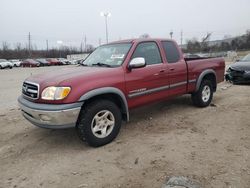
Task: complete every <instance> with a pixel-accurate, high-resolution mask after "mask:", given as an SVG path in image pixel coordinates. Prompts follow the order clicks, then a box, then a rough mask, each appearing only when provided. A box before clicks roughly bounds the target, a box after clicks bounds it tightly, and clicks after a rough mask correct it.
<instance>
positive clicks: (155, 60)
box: [132, 42, 162, 65]
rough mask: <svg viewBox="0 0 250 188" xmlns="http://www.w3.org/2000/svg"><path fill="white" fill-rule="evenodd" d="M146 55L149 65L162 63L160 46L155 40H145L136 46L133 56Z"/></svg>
mask: <svg viewBox="0 0 250 188" xmlns="http://www.w3.org/2000/svg"><path fill="white" fill-rule="evenodd" d="M136 57H144V58H145V61H146V64H147V65H153V64H159V63H162V60H161V55H160V52H159V49H158V46H157V45H156V43H155V42H143V43H140V44H138V46H137V47H136V49H135V51H134V54H133V56H132V59H133V58H136Z"/></svg>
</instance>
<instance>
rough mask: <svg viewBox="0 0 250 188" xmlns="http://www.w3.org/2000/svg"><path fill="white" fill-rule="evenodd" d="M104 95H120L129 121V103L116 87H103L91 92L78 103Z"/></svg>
mask: <svg viewBox="0 0 250 188" xmlns="http://www.w3.org/2000/svg"><path fill="white" fill-rule="evenodd" d="M102 94H116V95H118V96H119V97H120V100H121V102H122V108H123V111H125V112H126V115H127V121H129V110H128V103H127V100H126V97H125V95H124V94H123V92H122V91H121V90H120V89H117V88H115V87H103V88H98V89H94V90H91V91H89V92H87V93H85V94H84V95H82V96H81V97H80V99H79V100H78V101H79V102H82V101H85V100H88V99H90V98H92V97H96V96H98V95H102Z"/></svg>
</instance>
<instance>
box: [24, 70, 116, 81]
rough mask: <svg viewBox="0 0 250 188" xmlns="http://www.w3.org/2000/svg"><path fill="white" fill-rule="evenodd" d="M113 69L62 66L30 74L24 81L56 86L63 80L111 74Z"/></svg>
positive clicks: (85, 78)
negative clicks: (58, 68) (61, 67)
mask: <svg viewBox="0 0 250 188" xmlns="http://www.w3.org/2000/svg"><path fill="white" fill-rule="evenodd" d="M113 70H114V68H106V67H83V66H76V67H73V68H64V69H60V70H55V71H52V72H48V73H43V74H38V75H34V76H30V77H29V78H27V79H26V81H30V82H34V83H37V84H39V85H43V86H52V85H53V86H58V85H60V83H63V82H64V81H66V82H68V83H69V82H70V81H71V80H76V79H78V78H81V80H82V79H84V80H87V79H92V78H93V77H98V76H101V75H103V74H105V75H107V74H112V71H113Z"/></svg>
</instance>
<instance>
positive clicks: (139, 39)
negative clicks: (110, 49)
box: [109, 38, 174, 44]
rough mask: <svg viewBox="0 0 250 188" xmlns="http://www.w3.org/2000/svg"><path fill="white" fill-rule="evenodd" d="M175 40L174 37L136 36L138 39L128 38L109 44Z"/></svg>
mask: <svg viewBox="0 0 250 188" xmlns="http://www.w3.org/2000/svg"><path fill="white" fill-rule="evenodd" d="M163 40H165V41H166V40H167V41H174V40H172V39H166V38H136V39H126V40H118V41H113V42H110V43H109V44H117V43H134V42H147V41H163Z"/></svg>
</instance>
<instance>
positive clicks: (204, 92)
mask: <svg viewBox="0 0 250 188" xmlns="http://www.w3.org/2000/svg"><path fill="white" fill-rule="evenodd" d="M210 95H211V90H210V87H209V86H204V88H203V90H202V100H203V102H207V101H208V100H209V98H210Z"/></svg>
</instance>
